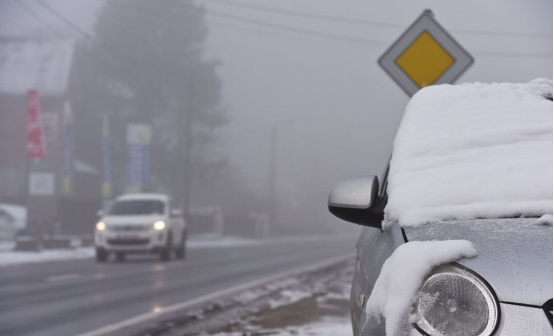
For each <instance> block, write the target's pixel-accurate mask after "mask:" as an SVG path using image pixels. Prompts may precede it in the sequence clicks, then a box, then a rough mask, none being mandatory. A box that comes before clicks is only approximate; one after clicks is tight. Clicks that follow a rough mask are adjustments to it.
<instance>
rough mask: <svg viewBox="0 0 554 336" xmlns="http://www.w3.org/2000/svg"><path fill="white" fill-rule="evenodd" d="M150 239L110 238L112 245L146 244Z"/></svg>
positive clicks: (109, 242) (109, 241)
mask: <svg viewBox="0 0 554 336" xmlns="http://www.w3.org/2000/svg"><path fill="white" fill-rule="evenodd" d="M148 242H149V240H148V239H108V244H110V245H146V244H148Z"/></svg>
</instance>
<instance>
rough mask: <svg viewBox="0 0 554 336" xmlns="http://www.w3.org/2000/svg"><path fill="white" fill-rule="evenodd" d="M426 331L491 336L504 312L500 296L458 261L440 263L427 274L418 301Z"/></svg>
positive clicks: (419, 323)
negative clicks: (501, 308) (499, 300)
mask: <svg viewBox="0 0 554 336" xmlns="http://www.w3.org/2000/svg"><path fill="white" fill-rule="evenodd" d="M415 310H416V314H417V316H418V321H417V322H415V323H414V326H415V327H416V329H418V331H420V332H421V333H422V334H424V335H430V336H451V335H471V336H489V335H492V333H493V332H494V331H495V329H496V325H497V323H498V319H499V315H500V307H499V304H498V300H497V299H496V297H495V295H494V293H493V292H492V290H491V289H490V287H489V285H488V284H487V283H486V282H485V281H484V280H483V279H481V278H480V277H479V276H478V275H477V274H475V273H473V272H471V271H469V270H468V269H466V268H463V267H462V266H459V265H456V264H446V265H442V266H439V267H437V268H436V269H435V270H434V271H433V273H432V274H431V275H429V276H428V277H427V279H426V280H425V282H424V283H423V286H422V287H421V289H420V295H419V297H418V299H417V302H416V303H415Z"/></svg>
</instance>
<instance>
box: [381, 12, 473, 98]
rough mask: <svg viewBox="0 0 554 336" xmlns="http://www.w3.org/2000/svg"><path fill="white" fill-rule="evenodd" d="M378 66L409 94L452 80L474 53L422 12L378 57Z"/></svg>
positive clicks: (464, 68) (463, 69) (467, 63)
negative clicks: (470, 52) (468, 50)
mask: <svg viewBox="0 0 554 336" xmlns="http://www.w3.org/2000/svg"><path fill="white" fill-rule="evenodd" d="M378 63H379V66H381V68H383V70H385V72H386V73H387V74H388V75H389V76H390V77H391V78H392V79H393V80H394V81H395V82H396V83H397V84H398V85H399V86H400V87H401V88H402V89H403V90H404V91H405V92H406V93H407V94H408V95H409V96H413V95H414V94H415V93H416V92H417V91H419V90H420V89H421V88H424V87H426V86H429V85H434V84H452V83H454V82H455V81H456V79H458V77H460V76H461V75H462V74H463V73H464V72H465V71H466V70H467V69H468V68H469V67H470V66H471V64H473V57H471V55H470V54H469V53H468V52H467V51H465V50H464V49H463V48H462V47H461V46H460V45H459V44H458V42H456V40H454V38H453V37H452V36H450V34H448V32H447V31H446V30H445V29H444V28H443V27H441V26H440V25H439V24H438V22H437V21H435V19H434V18H433V12H431V11H430V10H425V11H424V12H423V14H421V16H420V17H419V18H417V20H416V21H415V22H414V23H413V24H412V25H411V26H410V27H409V28H408V29H407V30H406V31H405V32H404V33H403V34H402V35H401V36H400V37H399V38H398V39H397V40H396V41H395V42H394V43H393V44H392V46H390V47H389V49H388V50H387V51H386V52H385V53H384V54H383V56H381V57H380V58H379V61H378Z"/></svg>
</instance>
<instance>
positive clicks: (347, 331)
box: [213, 318, 352, 336]
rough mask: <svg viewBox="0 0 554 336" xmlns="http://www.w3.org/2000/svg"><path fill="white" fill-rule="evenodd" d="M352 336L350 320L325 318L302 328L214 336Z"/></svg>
mask: <svg viewBox="0 0 554 336" xmlns="http://www.w3.org/2000/svg"><path fill="white" fill-rule="evenodd" d="M351 334H352V324H351V323H350V320H349V319H348V318H342V319H340V318H325V319H322V320H320V321H316V322H312V323H308V324H305V325H302V326H295V327H284V328H279V329H269V330H268V329H264V330H258V331H251V332H243V331H241V332H231V333H218V334H213V336H244V335H252V336H256V335H267V336H293V335H294V336H312V335H313V336H316V335H317V336H343V335H344V336H348V335H351Z"/></svg>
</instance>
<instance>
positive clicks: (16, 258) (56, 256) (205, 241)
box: [0, 234, 332, 267]
mask: <svg viewBox="0 0 554 336" xmlns="http://www.w3.org/2000/svg"><path fill="white" fill-rule="evenodd" d="M325 239H332V238H330V237H325V236H311V237H310V236H308V237H282V238H275V239H264V240H259V239H249V238H241V237H221V236H217V235H210V234H207V235H198V236H191V237H190V238H189V240H188V242H187V248H188V249H189V250H196V249H207V248H232V247H239V246H251V245H270V244H278V243H282V242H290V241H303V240H306V241H313V240H325ZM13 248H14V243H12V242H0V267H3V266H11V265H19V264H32V263H42V262H49V261H61V260H74V259H89V258H93V257H94V248H93V247H74V248H72V249H45V250H42V251H40V252H27V251H13Z"/></svg>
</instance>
